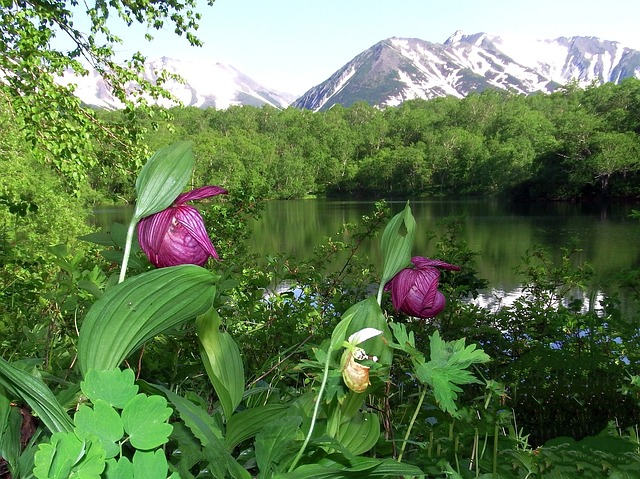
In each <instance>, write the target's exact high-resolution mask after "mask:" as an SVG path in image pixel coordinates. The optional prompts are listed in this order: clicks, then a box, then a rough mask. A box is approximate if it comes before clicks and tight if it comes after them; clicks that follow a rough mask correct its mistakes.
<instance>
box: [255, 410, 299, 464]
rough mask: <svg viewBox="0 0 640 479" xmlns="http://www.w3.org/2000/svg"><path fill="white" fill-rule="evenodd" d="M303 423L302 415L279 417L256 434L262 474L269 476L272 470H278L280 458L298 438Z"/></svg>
mask: <svg viewBox="0 0 640 479" xmlns="http://www.w3.org/2000/svg"><path fill="white" fill-rule="evenodd" d="M300 424H302V418H301V417H300V416H287V417H281V418H278V419H276V420H274V421H272V422H270V423H269V424H267V425H266V426H264V428H263V429H262V430H261V431H260V433H259V434H258V435H257V436H256V442H255V450H256V462H257V464H258V469H259V470H260V474H261V475H264V476H265V477H269V476H270V475H271V474H270V473H271V471H275V470H277V467H276V466H277V465H278V463H279V462H280V460H281V459H282V458H283V456H285V455H286V454H287V452H289V453H290V455H292V453H293V452H295V451H292V450H289V451H288V448H289V446H290V445H291V443H292V442H293V441H294V440H295V439H296V436H297V435H298V432H299V430H300Z"/></svg>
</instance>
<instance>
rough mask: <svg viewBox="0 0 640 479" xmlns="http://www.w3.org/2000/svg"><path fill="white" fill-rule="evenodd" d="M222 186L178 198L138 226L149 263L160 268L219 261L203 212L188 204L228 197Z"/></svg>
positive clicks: (139, 240)
mask: <svg viewBox="0 0 640 479" xmlns="http://www.w3.org/2000/svg"><path fill="white" fill-rule="evenodd" d="M226 193H227V190H225V189H224V188H221V187H219V186H203V187H201V188H196V189H195V190H191V191H189V192H187V193H182V194H181V195H179V196H178V197H177V198H176V199H175V201H174V202H173V204H172V205H171V206H170V207H168V208H167V209H164V210H162V211H160V212H158V213H155V214H153V215H150V216H147V217H146V218H143V219H141V220H140V222H139V223H138V243H140V247H141V248H142V251H144V253H145V254H146V255H147V257H148V258H149V261H151V263H152V264H153V265H154V266H156V267H158V268H164V267H166V266H178V265H181V264H196V265H198V266H204V264H205V263H206V262H207V260H208V259H209V257H213V258H216V259H218V253H217V252H216V250H215V248H214V247H213V244H211V240H210V239H209V235H208V234H207V230H206V229H205V227H204V221H203V220H202V216H200V212H199V211H198V210H197V209H195V208H194V207H193V206H189V205H187V204H186V203H187V202H188V201H193V200H202V199H204V198H209V197H211V196H216V195H220V194H226Z"/></svg>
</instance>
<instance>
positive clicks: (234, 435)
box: [224, 404, 289, 451]
mask: <svg viewBox="0 0 640 479" xmlns="http://www.w3.org/2000/svg"><path fill="white" fill-rule="evenodd" d="M288 408H289V406H287V405H286V404H265V405H264V406H258V407H254V408H251V409H245V410H244V411H240V412H238V413H236V414H234V415H233V416H231V419H229V421H227V430H226V434H225V437H224V440H225V445H226V448H227V450H228V451H231V450H233V448H235V447H236V446H237V445H238V444H240V443H241V442H242V441H245V440H246V439H249V438H250V437H253V436H255V435H256V434H258V432H259V431H260V430H261V429H262V428H263V427H264V426H265V425H266V424H268V423H270V422H271V421H273V420H274V419H276V418H278V417H282V416H284V415H285V414H286V413H287V410H288Z"/></svg>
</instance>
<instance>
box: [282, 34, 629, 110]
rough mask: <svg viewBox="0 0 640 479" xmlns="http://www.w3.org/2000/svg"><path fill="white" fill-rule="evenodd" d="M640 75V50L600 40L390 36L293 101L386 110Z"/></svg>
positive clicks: (322, 107)
mask: <svg viewBox="0 0 640 479" xmlns="http://www.w3.org/2000/svg"><path fill="white" fill-rule="evenodd" d="M627 77H636V78H640V52H639V51H637V50H633V49H631V48H627V47H625V46H624V45H622V44H620V43H618V42H614V41H607V40H600V39H598V38H595V37H570V38H566V37H560V38H556V39H553V40H525V39H520V38H505V37H497V36H491V35H487V34H485V33H477V34H474V35H465V34H464V33H462V32H460V31H458V32H456V33H454V34H453V35H452V36H451V37H449V38H448V39H447V40H446V41H445V42H444V43H443V44H439V43H431V42H427V41H424V40H419V39H415V38H395V37H394V38H389V39H386V40H383V41H381V42H379V43H377V44H375V45H374V46H372V47H371V48H369V49H368V50H365V51H364V52H362V53H360V54H359V55H357V56H356V57H355V58H354V59H353V60H351V61H350V62H349V63H347V64H346V65H345V66H344V67H342V68H341V69H340V70H338V71H336V72H335V73H334V74H333V75H332V76H331V77H330V78H329V79H327V80H326V81H325V82H323V83H321V84H320V85H317V86H316V87H314V88H312V89H310V90H309V91H307V92H306V93H305V94H304V95H302V96H301V97H300V98H298V99H297V100H296V101H295V102H294V103H293V106H295V107H298V108H306V109H310V110H315V111H317V110H326V109H328V108H330V107H331V106H332V105H335V104H342V105H343V106H349V105H351V104H353V103H355V102H357V101H365V102H367V103H369V104H372V105H376V106H379V107H385V106H393V105H398V104H400V103H402V102H403V101H405V100H409V99H414V98H425V99H429V98H435V97H439V96H446V95H452V96H455V97H458V98H461V97H464V96H466V95H468V94H469V93H471V92H473V91H482V90H485V89H488V88H496V89H503V90H509V91H512V92H515V93H521V94H530V93H534V92H544V93H549V92H552V91H554V90H555V89H557V88H558V87H560V86H562V85H566V84H567V83H569V82H570V81H574V80H575V81H577V82H578V84H579V85H581V86H586V85H589V84H591V83H593V82H595V83H597V84H601V83H604V82H616V83H617V82H619V81H620V80H622V79H624V78H627Z"/></svg>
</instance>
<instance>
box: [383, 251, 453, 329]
mask: <svg viewBox="0 0 640 479" xmlns="http://www.w3.org/2000/svg"><path fill="white" fill-rule="evenodd" d="M411 262H412V263H413V264H414V266H415V268H405V269H403V270H401V271H400V272H399V273H398V274H396V275H395V276H394V277H393V279H392V280H391V281H389V282H388V283H387V284H386V285H385V288H384V289H385V290H387V291H388V290H391V300H392V302H393V307H394V308H395V310H396V311H399V312H403V313H405V314H408V315H409V316H416V317H418V318H425V319H426V318H433V317H435V316H437V315H438V314H439V313H440V312H442V310H443V309H444V307H445V305H446V299H445V297H444V294H442V293H441V292H440V291H438V282H439V280H440V270H439V269H438V268H442V269H448V270H450V271H459V270H460V268H459V267H458V266H454V265H452V264H449V263H445V262H444V261H439V260H434V259H429V258H423V257H422V256H414V257H413V258H411Z"/></svg>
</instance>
